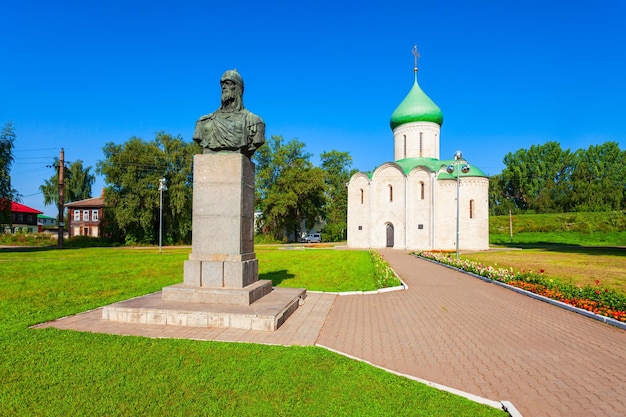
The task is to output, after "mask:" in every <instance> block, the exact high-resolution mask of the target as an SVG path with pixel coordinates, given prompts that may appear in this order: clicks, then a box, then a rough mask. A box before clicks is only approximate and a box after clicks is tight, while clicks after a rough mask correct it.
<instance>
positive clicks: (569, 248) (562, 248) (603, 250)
mask: <svg viewBox="0 0 626 417" xmlns="http://www.w3.org/2000/svg"><path fill="white" fill-rule="evenodd" d="M498 245H499V246H504V247H507V248H522V249H543V250H547V251H553V252H563V253H584V254H586V255H615V256H626V247H619V246H583V245H576V244H571V243H550V242H532V243H528V242H527V243H498Z"/></svg>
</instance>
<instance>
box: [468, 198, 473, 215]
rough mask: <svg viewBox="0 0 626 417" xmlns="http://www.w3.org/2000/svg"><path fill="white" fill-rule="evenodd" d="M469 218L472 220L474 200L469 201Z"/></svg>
mask: <svg viewBox="0 0 626 417" xmlns="http://www.w3.org/2000/svg"><path fill="white" fill-rule="evenodd" d="M469 203H470V204H469V217H470V219H473V218H474V200H470V202H469Z"/></svg>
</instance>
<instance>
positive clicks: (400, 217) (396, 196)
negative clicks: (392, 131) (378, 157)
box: [370, 162, 406, 249]
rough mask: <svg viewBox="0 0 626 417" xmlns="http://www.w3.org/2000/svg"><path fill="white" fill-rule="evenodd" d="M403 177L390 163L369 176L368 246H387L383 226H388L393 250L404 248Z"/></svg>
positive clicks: (399, 169) (404, 204)
mask: <svg viewBox="0 0 626 417" xmlns="http://www.w3.org/2000/svg"><path fill="white" fill-rule="evenodd" d="M405 178H406V177H405V176H404V173H403V172H402V169H401V168H400V167H399V166H398V165H397V164H395V163H392V162H388V163H386V164H383V165H381V166H380V167H379V168H378V169H376V171H375V172H374V175H373V176H372V181H371V192H372V207H371V219H372V220H371V226H370V227H371V234H370V236H371V238H370V244H371V247H374V248H384V247H386V246H387V224H391V225H392V226H393V231H394V233H393V247H394V248H396V249H404V248H405V239H406V238H405V223H406V220H405V215H406V180H405Z"/></svg>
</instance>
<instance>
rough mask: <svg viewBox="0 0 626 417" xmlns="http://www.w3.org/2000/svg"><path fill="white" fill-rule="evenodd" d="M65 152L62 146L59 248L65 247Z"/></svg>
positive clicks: (60, 159)
mask: <svg viewBox="0 0 626 417" xmlns="http://www.w3.org/2000/svg"><path fill="white" fill-rule="evenodd" d="M64 169H65V152H64V151H63V148H61V154H60V155H59V220H58V222H57V224H58V230H59V236H58V238H57V248H59V249H63V226H64V224H63V203H64V202H65V201H64V199H63V191H64V188H65V172H64Z"/></svg>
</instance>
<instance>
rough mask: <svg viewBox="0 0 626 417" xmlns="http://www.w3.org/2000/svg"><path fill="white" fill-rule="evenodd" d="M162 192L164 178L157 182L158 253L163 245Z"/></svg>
mask: <svg viewBox="0 0 626 417" xmlns="http://www.w3.org/2000/svg"><path fill="white" fill-rule="evenodd" d="M163 190H167V187H166V186H165V178H161V179H160V180H159V253H160V252H161V251H162V243H163Z"/></svg>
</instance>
